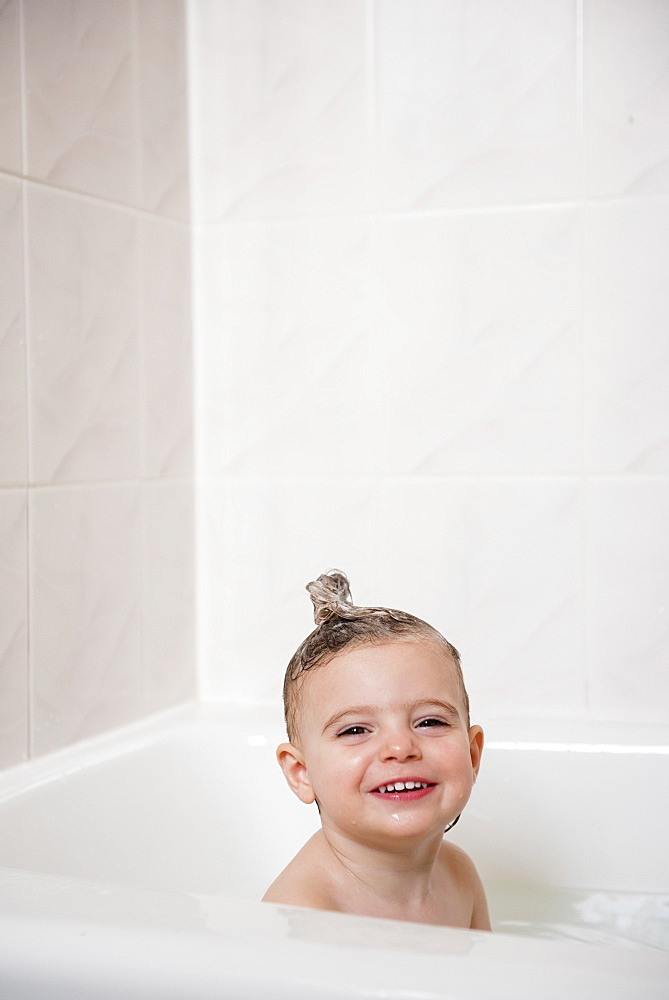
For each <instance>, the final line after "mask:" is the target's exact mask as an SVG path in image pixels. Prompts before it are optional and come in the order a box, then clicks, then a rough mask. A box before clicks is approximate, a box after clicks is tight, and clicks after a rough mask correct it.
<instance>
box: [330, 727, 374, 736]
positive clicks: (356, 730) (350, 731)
mask: <svg viewBox="0 0 669 1000" xmlns="http://www.w3.org/2000/svg"><path fill="white" fill-rule="evenodd" d="M368 732H369V730H368V729H367V727H366V726H347V727H346V729H342V731H341V732H340V733H337V736H363V735H364V734H365V733H368Z"/></svg>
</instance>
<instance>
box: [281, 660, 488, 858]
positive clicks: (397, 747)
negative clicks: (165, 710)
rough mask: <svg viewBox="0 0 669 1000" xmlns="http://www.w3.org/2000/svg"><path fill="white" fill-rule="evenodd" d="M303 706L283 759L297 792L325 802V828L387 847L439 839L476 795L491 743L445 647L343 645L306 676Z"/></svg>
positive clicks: (283, 749) (322, 805) (305, 798)
mask: <svg viewBox="0 0 669 1000" xmlns="http://www.w3.org/2000/svg"><path fill="white" fill-rule="evenodd" d="M300 702H301V705H300V741H299V742H300V745H299V747H291V746H290V744H283V745H282V747H280V748H279V751H278V756H279V761H280V763H281V765H282V767H283V769H284V773H285V774H286V777H287V779H288V781H289V783H290V785H291V787H292V788H293V790H294V791H295V792H296V794H297V795H298V796H299V797H300V798H301V799H302V800H303V801H304V802H313V801H314V799H317V800H318V804H319V807H320V811H321V821H322V823H323V826H324V828H326V829H329V830H331V831H334V832H337V833H339V834H342V835H344V836H346V837H351V838H353V839H355V840H358V841H362V842H365V843H369V844H372V843H374V844H377V845H378V846H380V847H385V848H389V847H390V846H391V845H392V844H397V843H398V840H402V841H406V840H407V838H408V839H411V838H418V839H423V838H425V837H426V836H431V835H433V834H434V836H435V837H439V838H441V836H442V835H443V831H444V828H445V827H446V826H447V825H448V824H449V823H450V822H452V821H453V820H454V819H455V818H456V816H458V815H459V813H460V812H461V811H462V809H463V807H464V806H465V804H466V802H467V800H468V798H469V795H470V793H471V790H472V786H473V783H474V780H475V778H476V774H477V772H478V767H479V760H480V755H481V749H482V745H483V733H482V731H481V729H480V727H478V726H473V727H471V728H470V729H468V728H467V723H466V719H465V715H464V707H463V705H462V702H461V696H460V691H459V686H458V682H457V679H456V673H455V667H454V665H453V661H452V660H451V658H450V656H449V654H448V652H447V651H446V650H445V649H443V647H441V646H439V644H438V643H436V642H434V643H433V642H430V641H429V640H426V641H423V640H413V641H397V642H389V643H385V644H383V645H374V646H358V647H354V648H352V649H349V650H345V651H344V652H342V653H340V654H338V655H337V656H335V657H334V659H332V660H331V661H330V662H329V663H327V664H325V665H324V666H322V667H318V668H316V669H314V671H313V673H310V674H308V675H306V676H305V679H304V683H303V686H302V689H301V691H300ZM397 782H401V785H400V787H399V789H398V787H397V784H396V783H397ZM407 782H408V783H409V784H408V787H407ZM389 785H394V786H395V787H394V789H391V790H388V786H389ZM402 785H403V786H404V787H402ZM412 785H413V787H411V786H412ZM382 789H385V791H383V790H382Z"/></svg>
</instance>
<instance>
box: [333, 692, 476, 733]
mask: <svg viewBox="0 0 669 1000" xmlns="http://www.w3.org/2000/svg"><path fill="white" fill-rule="evenodd" d="M390 707H391V710H393V711H397V710H399V711H402V712H415V711H417V710H418V709H421V708H425V709H426V710H428V711H429V710H430V709H434V708H440V709H441V710H442V711H443V712H445V713H446V714H447V715H451V716H459V713H458V710H457V708H455V707H454V706H453V705H451V704H450V703H449V702H447V701H441V699H440V698H426V699H421V700H420V701H413V702H406V703H405V704H403V705H399V706H390ZM378 710H379V706H378V705H351V706H347V707H346V708H344V709H342V710H341V711H339V712H335V714H334V715H332V716H331V717H330V718H329V719H328V721H327V722H326V723H325V725H324V726H323V732H324V733H326V732H327V730H328V729H330V728H331V727H332V726H334V725H335V724H336V723H339V722H342V721H343V720H344V719H345V718H346V717H347V716H348V715H352V716H362V717H364V716H369V715H373V714H374V713H375V712H378Z"/></svg>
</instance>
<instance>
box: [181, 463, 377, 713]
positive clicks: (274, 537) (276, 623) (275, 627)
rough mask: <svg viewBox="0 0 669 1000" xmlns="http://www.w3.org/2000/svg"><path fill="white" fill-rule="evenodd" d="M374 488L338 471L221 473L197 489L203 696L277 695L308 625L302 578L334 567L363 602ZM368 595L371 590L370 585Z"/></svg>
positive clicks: (372, 539)
mask: <svg viewBox="0 0 669 1000" xmlns="http://www.w3.org/2000/svg"><path fill="white" fill-rule="evenodd" d="M375 498H376V492H375V488H374V486H373V484H372V483H371V482H364V481H360V480H356V479H349V478H345V477H343V476H342V477H340V478H338V479H336V480H335V479H323V480H316V479H308V478H301V479H296V480H290V479H271V480H269V479H264V480H263V479H260V478H250V477H249V478H247V479H241V478H240V479H232V478H230V479H226V480H218V481H212V482H209V483H206V484H202V485H201V486H200V492H199V497H198V519H199V547H198V555H197V559H198V602H199V625H198V640H199V650H198V656H199V663H200V671H201V685H202V692H201V693H202V695H203V696H204V697H205V698H207V697H211V698H228V699H232V700H233V701H234V700H241V701H247V700H254V699H257V698H259V699H261V700H264V699H268V700H273V701H278V700H280V698H281V689H282V685H283V675H284V672H285V669H286V667H287V665H288V661H289V660H290V657H291V656H292V655H293V653H294V652H295V650H296V648H297V646H298V645H299V643H300V642H302V640H303V639H304V638H305V637H306V635H307V634H308V633H309V632H310V631H311V630H312V629H313V627H314V620H313V614H312V606H311V602H310V599H309V596H308V594H307V592H306V591H305V589H304V588H305V586H306V584H307V583H308V582H309V581H310V580H314V579H315V578H316V577H317V576H318V575H319V574H320V573H322V572H324V571H325V570H327V569H331V568H333V567H340V568H342V569H343V570H345V571H346V572H347V573H348V574H349V575H350V577H351V580H352V583H353V596H354V599H357V600H358V601H361V598H362V596H363V594H364V593H365V584H366V582H368V581H369V580H370V567H373V566H374V564H375V552H376V545H377V540H376V534H375V531H374V527H375V518H376V511H375V504H374V501H375ZM367 594H368V596H369V599H370V600H371V599H372V597H373V592H372V589H371V588H368V589H367Z"/></svg>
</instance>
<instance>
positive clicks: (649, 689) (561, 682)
mask: <svg viewBox="0 0 669 1000" xmlns="http://www.w3.org/2000/svg"><path fill="white" fill-rule="evenodd" d="M363 8H364V9H363ZM191 14H192V22H193V28H194V30H193V36H192V50H191V58H192V82H193V95H192V109H193V114H194V120H193V138H194V145H193V162H194V166H195V171H196V178H195V196H196V197H195V206H196V212H197V220H198V229H197V230H196V241H195V262H196V264H195V275H196V317H197V319H196V330H197V339H198V366H197V375H196V386H197V389H196V403H197V413H198V418H197V419H198V438H199V440H198V471H199V474H200V480H201V485H200V502H199V511H200V524H199V549H198V559H199V563H198V576H199V591H200V594H201V602H200V628H199V636H198V638H199V649H200V674H201V677H202V683H203V690H204V691H205V692H206V693H207V694H208V695H209V696H213V697H223V698H229V697H232V698H237V699H241V700H245V699H248V698H252V697H262V698H272V699H274V698H278V696H279V692H280V685H281V678H282V674H283V670H284V668H285V663H286V661H287V659H288V658H289V656H290V655H291V653H292V652H293V650H294V648H295V646H296V645H297V643H298V642H299V641H300V640H301V639H302V638H303V637H304V636H305V635H306V633H307V631H308V630H309V629H310V627H311V620H310V604H309V600H308V597H307V595H306V593H305V592H304V591H303V589H302V588H303V586H304V584H305V583H306V582H307V581H308V580H309V579H312V578H313V577H314V576H315V575H316V574H318V573H319V572H321V571H322V570H324V569H326V568H327V567H330V566H341V567H342V568H343V569H345V570H347V571H348V572H349V574H350V576H351V580H352V584H353V592H354V597H355V598H356V599H357V600H359V601H360V602H361V603H387V604H390V605H394V606H399V607H405V608H407V609H409V610H412V611H414V612H416V613H418V614H422V615H424V616H425V617H427V618H428V620H431V621H433V622H434V623H435V624H436V625H438V626H440V627H442V628H443V629H444V631H445V632H446V634H447V635H449V637H450V638H451V639H452V640H453V641H454V642H456V644H458V645H459V647H460V648H461V652H462V655H463V660H464V663H465V668H466V674H467V678H468V682H469V686H470V688H471V693H472V701H473V704H474V709H475V712H476V714H477V716H479V717H482V719H483V721H485V720H486V719H494V718H495V717H500V716H509V715H516V716H522V717H525V718H528V717H539V718H541V717H544V716H553V717H555V716H557V717H565V716H578V717H585V718H588V717H590V718H614V719H620V718H625V719H629V718H632V717H633V718H634V719H635V720H637V721H643V720H644V719H645V718H646V717H652V718H653V719H656V720H657V719H660V718H661V719H665V720H666V719H667V709H666V706H667V705H669V681H668V679H667V678H668V677H669V674H668V673H667V671H666V664H667V657H668V653H669V642H668V641H667V640H668V638H669V637H668V636H667V634H666V627H665V622H666V617H665V610H664V609H666V607H667V606H668V605H669V572H668V571H667V565H668V562H667V558H666V555H667V553H666V548H667V544H669V542H668V538H669V535H668V531H669V528H668V525H669V518H667V513H666V512H667V504H666V500H667V497H666V496H665V494H666V491H667V482H668V480H667V472H668V471H669V470H667V467H666V465H667V441H668V440H669V434H668V431H669V420H668V413H667V405H666V400H667V398H669V394H668V390H669V384H668V379H669V358H668V357H667V353H666V343H665V341H666V337H665V336H664V333H665V330H666V327H667V318H668V317H667V293H666V287H667V281H666V275H665V271H666V267H665V265H664V261H665V258H666V256H667V254H666V247H667V241H668V238H669V218H668V217H667V212H668V211H669V201H668V200H667V195H669V191H667V187H666V177H667V174H666V167H667V163H668V162H669V159H668V158H669V127H667V126H668V125H669V123H668V122H667V108H669V103H668V102H667V100H666V93H665V92H666V86H667V74H666V52H667V45H666V44H665V42H666V32H667V25H668V24H669V19H668V8H667V5H666V4H664V3H657V2H655V0H641V2H639V3H637V2H636V0H616V2H609V0H607V2H606V3H604V2H599V0H583V2H582V3H574V2H572V0H546V2H542V3H534V2H528V0H511V2H509V3H504V4H498V3H494V2H492V0H467V2H463V0H438V2H435V0H369V3H367V4H365V5H363V4H348V3H345V4H342V3H340V2H339V0H316V2H314V3H309V4H302V5H300V4H297V3H295V4H293V3H287V2H283V0H273V2H269V3H264V4H255V3H251V4H249V3H242V2H229V3H225V4H221V3H218V2H216V0H193V2H192V3H191ZM288 26H290V29H289V27H288ZM335 50H336V54H335ZM221 53H225V54H226V55H227V56H228V58H222V57H221ZM308 53H311V58H310V57H309V54H308ZM345 81H348V82H347V83H345ZM333 92H339V94H340V100H339V102H337V103H335V104H333V105H331V108H332V110H333V111H336V113H337V115H338V117H337V119H336V121H335V118H333V117H332V115H331V114H329V113H325V112H324V110H323V109H324V108H326V107H328V105H327V100H328V95H329V94H332V93H333ZM353 95H355V100H354V101H353V100H351V101H349V99H348V98H349V97H351V98H352V97H353ZM339 126H341V128H339ZM632 664H633V667H632V670H631V671H630V666H631V665H632Z"/></svg>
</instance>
